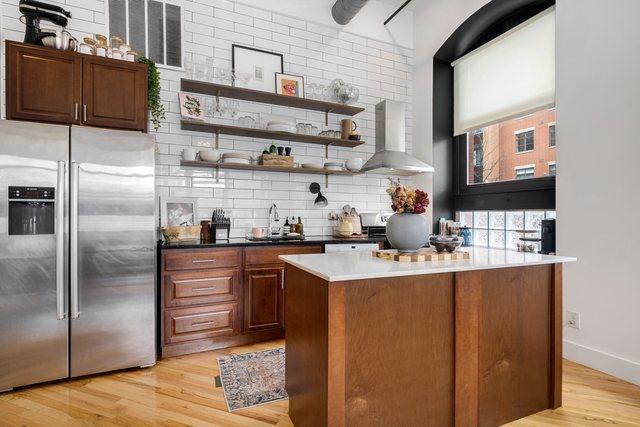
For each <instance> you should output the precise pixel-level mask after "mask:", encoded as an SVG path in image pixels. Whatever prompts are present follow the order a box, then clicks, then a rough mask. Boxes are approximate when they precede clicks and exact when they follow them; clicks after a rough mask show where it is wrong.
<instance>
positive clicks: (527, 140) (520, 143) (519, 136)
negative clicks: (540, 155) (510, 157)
mask: <svg viewBox="0 0 640 427" xmlns="http://www.w3.org/2000/svg"><path fill="white" fill-rule="evenodd" d="M526 151H533V129H531V130H525V131H519V132H516V153H524V152H526Z"/></svg>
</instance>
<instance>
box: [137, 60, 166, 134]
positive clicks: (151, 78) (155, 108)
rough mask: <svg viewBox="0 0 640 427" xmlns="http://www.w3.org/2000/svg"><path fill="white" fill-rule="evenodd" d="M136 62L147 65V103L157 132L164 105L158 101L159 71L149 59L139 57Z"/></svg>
mask: <svg viewBox="0 0 640 427" xmlns="http://www.w3.org/2000/svg"><path fill="white" fill-rule="evenodd" d="M138 62H141V63H143V64H147V103H148V107H149V111H150V112H151V123H153V129H154V130H155V131H156V132H157V131H158V129H160V122H161V121H162V120H164V119H165V111H164V105H163V104H162V101H161V99H160V71H158V67H157V66H156V63H155V62H153V61H152V60H151V59H149V58H145V57H141V58H140V59H138Z"/></svg>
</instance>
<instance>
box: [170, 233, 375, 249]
mask: <svg viewBox="0 0 640 427" xmlns="http://www.w3.org/2000/svg"><path fill="white" fill-rule="evenodd" d="M386 241H387V239H386V237H384V236H379V237H378V236H375V237H349V238H342V237H333V236H307V237H306V238H305V239H304V240H278V241H269V240H267V241H252V240H247V239H245V238H244V237H238V238H233V239H229V240H225V241H222V242H218V243H201V242H200V241H196V240H192V241H183V242H171V243H168V242H162V243H161V244H160V248H161V249H163V250H164V249H198V248H226V247H244V246H251V247H254V246H283V245H297V246H304V245H319V244H321V245H325V244H351V243H380V242H382V243H385V242H386Z"/></svg>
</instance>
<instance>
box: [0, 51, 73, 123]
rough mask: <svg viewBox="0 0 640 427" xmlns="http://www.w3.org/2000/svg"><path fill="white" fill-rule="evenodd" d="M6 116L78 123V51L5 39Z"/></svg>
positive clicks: (9, 117) (8, 117) (19, 118)
mask: <svg viewBox="0 0 640 427" xmlns="http://www.w3.org/2000/svg"><path fill="white" fill-rule="evenodd" d="M6 46H7V50H6V57H7V58H6V65H7V70H6V72H7V82H6V83H7V119H18V120H33V121H42V122H50V123H65V124H73V123H80V120H79V119H80V110H79V109H80V103H81V99H82V60H81V58H80V57H79V56H78V54H76V53H74V52H67V51H61V50H55V49H50V48H44V47H38V46H33V45H26V44H23V43H15V42H9V41H8V42H7V44H6Z"/></svg>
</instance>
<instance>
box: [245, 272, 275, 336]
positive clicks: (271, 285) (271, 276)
mask: <svg viewBox="0 0 640 427" xmlns="http://www.w3.org/2000/svg"><path fill="white" fill-rule="evenodd" d="M283 286H284V269H283V268H278V267H274V268H251V269H246V270H245V273H244V331H245V332H251V331H260V330H265V329H279V328H284V316H283V315H284V307H283V303H284V298H283V292H282V291H283V289H282V288H283Z"/></svg>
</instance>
